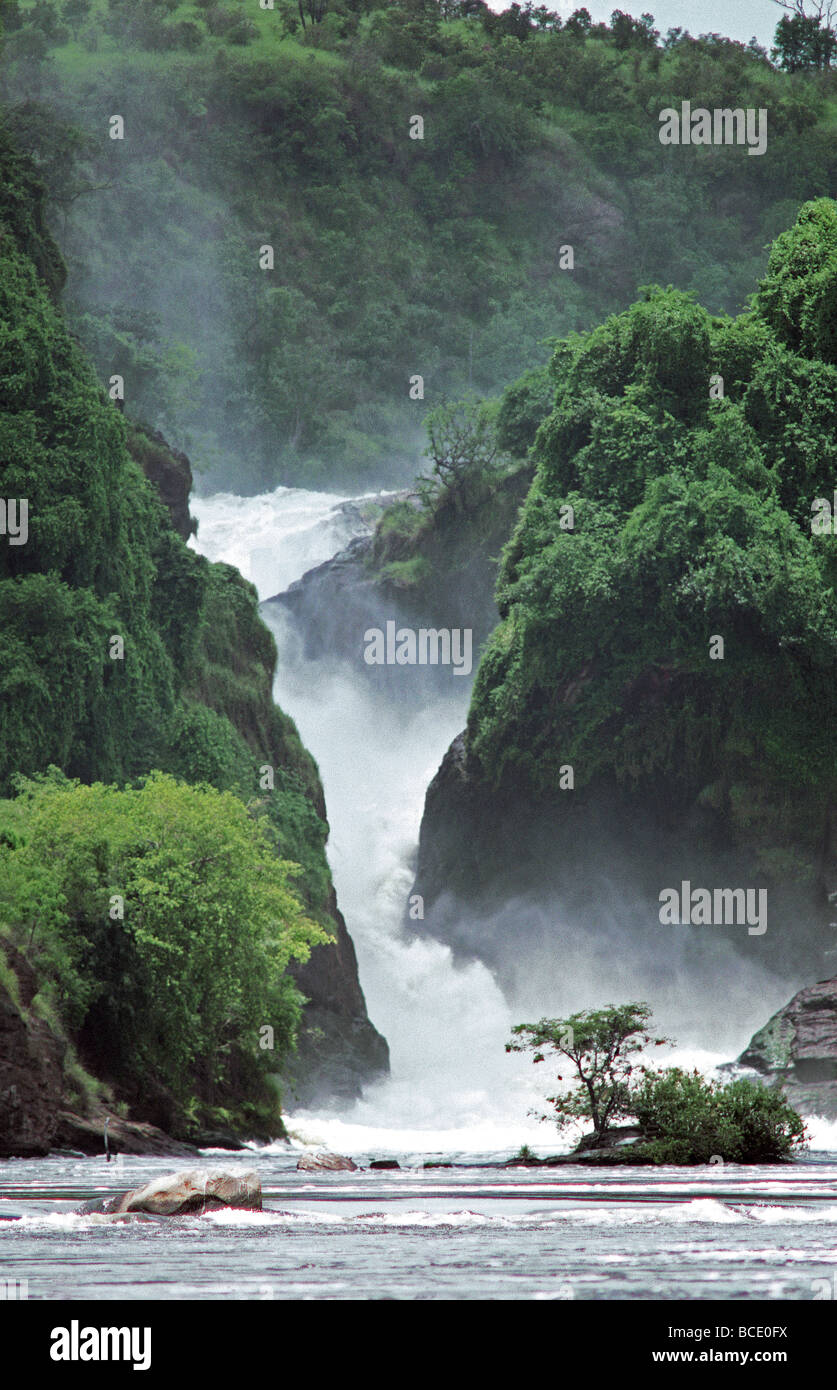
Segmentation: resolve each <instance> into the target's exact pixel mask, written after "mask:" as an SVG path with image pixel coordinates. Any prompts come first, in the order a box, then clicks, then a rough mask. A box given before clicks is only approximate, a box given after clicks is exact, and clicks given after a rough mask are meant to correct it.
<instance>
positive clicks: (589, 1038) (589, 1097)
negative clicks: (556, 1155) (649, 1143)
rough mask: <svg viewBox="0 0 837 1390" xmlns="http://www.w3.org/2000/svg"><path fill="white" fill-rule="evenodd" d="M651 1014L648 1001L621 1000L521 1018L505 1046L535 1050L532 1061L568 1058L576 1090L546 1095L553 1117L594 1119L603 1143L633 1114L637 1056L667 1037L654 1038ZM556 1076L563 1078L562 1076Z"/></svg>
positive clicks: (562, 1123)
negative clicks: (537, 1019) (598, 1006)
mask: <svg viewBox="0 0 837 1390" xmlns="http://www.w3.org/2000/svg"><path fill="white" fill-rule="evenodd" d="M650 1019H651V1009H650V1008H649V1007H648V1005H647V1004H622V1005H618V1006H616V1005H610V1006H609V1007H608V1008H605V1009H585V1010H583V1011H582V1012H580V1013H575V1014H570V1015H569V1017H568V1018H542V1019H541V1020H540V1022H539V1023H518V1024H517V1025H516V1026H515V1027H514V1028H513V1029H512V1041H511V1042H510V1043H507V1044H506V1051H507V1052H532V1053H534V1056H533V1058H532V1061H533V1062H543V1061H544V1060H545V1058H546V1056H547V1054H555V1055H557V1056H558V1057H563V1058H565V1059H566V1060H567V1061H568V1062H569V1063H570V1065H571V1067H572V1069H573V1071H574V1072H575V1076H576V1077H577V1078H578V1081H577V1083H576V1085H575V1087H574V1089H572V1090H567V1091H563V1092H560V1093H559V1094H558V1095H555V1096H548V1097H547V1099H548V1101H549V1104H550V1105H551V1106H553V1108H554V1111H555V1116H554V1118H555V1120H556V1122H557V1124H558V1125H559V1126H562V1127H563V1126H566V1125H570V1124H574V1123H576V1122H577V1121H578V1120H590V1121H591V1122H592V1125H593V1132H594V1134H595V1135H596V1138H597V1140H598V1141H599V1142H601V1141H603V1140H604V1139H605V1137H606V1136H607V1133H608V1130H610V1129H612V1128H613V1126H614V1124H615V1123H616V1121H617V1120H620V1119H624V1118H625V1117H626V1116H629V1115H631V1114H632V1113H633V1111H632V1099H631V1094H632V1082H633V1080H634V1072H635V1071H636V1069H637V1068H636V1059H637V1057H638V1055H639V1054H640V1053H641V1052H643V1051H645V1049H646V1048H647V1047H649V1046H652V1045H653V1046H654V1047H662V1046H664V1045H665V1044H666V1043H667V1042H668V1041H669V1039H667V1038H655V1037H653V1035H652V1033H651V1032H650V1031H649V1024H650ZM557 1080H558V1081H563V1080H564V1077H563V1075H562V1074H559V1075H558V1077H557ZM542 1118H543V1119H546V1118H548V1117H547V1116H542Z"/></svg>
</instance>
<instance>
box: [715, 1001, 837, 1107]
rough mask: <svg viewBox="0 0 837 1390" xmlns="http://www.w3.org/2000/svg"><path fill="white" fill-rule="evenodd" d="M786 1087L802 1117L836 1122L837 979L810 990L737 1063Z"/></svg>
mask: <svg viewBox="0 0 837 1390" xmlns="http://www.w3.org/2000/svg"><path fill="white" fill-rule="evenodd" d="M738 1065H739V1066H742V1067H752V1068H753V1069H754V1070H755V1071H757V1072H759V1073H761V1075H762V1076H763V1077H764V1078H765V1080H766V1081H768V1082H774V1083H775V1082H778V1083H781V1085H782V1086H783V1088H784V1091H785V1094H786V1095H787V1097H788V1100H789V1101H790V1103H791V1105H793V1107H794V1108H795V1109H796V1110H799V1111H800V1112H801V1113H802V1114H807V1115H824V1116H825V1117H826V1118H827V1119H830V1120H836V1119H837V977H835V978H834V979H830V980H819V981H818V982H817V984H815V985H808V986H807V987H806V988H805V989H801V990H800V991H799V993H798V994H795V995H794V997H793V998H792V999H791V1000H790V1002H789V1003H788V1004H786V1005H785V1007H784V1008H783V1009H780V1010H779V1012H778V1013H776V1014H774V1015H773V1017H772V1018H771V1019H769V1020H768V1022H767V1023H766V1024H765V1025H764V1027H763V1028H760V1029H759V1031H758V1032H757V1033H755V1034H754V1035H753V1037H752V1038H751V1039H750V1042H749V1043H748V1045H747V1047H746V1048H745V1049H744V1051H743V1052H742V1054H741V1056H740V1057H739V1058H738Z"/></svg>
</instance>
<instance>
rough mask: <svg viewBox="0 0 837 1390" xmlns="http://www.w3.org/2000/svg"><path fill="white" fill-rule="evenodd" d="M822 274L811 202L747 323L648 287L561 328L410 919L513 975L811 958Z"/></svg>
mask: <svg viewBox="0 0 837 1390" xmlns="http://www.w3.org/2000/svg"><path fill="white" fill-rule="evenodd" d="M835 284H837V208H835V205H834V204H833V203H832V202H830V201H828V200H821V201H820V202H816V203H812V204H808V205H806V206H805V207H804V208H803V209H802V210H801V212H800V216H799V220H798V222H797V224H796V225H795V226H794V227H792V228H791V229H790V230H789V231H788V232H787V233H785V234H784V235H783V236H782V237H780V238H779V240H778V241H777V243H776V245H775V247H774V249H773V252H772V254H771V259H770V265H769V268H768V273H767V275H766V277H765V279H764V281H763V282H762V284H761V286H760V287H759V291H758V293H757V294H756V295H755V297H754V301H753V308H752V311H751V312H750V313H749V314H747V315H743V316H742V317H741V318H740V319H736V320H727V319H714V318H712V317H711V316H709V315H707V314H705V313H704V312H703V310H701V309H700V308H699V307H698V306H697V305H696V304H694V302H692V301H691V300H690V299H689V298H688V297H686V296H682V295H679V294H678V293H676V292H674V291H666V292H663V291H661V290H656V289H649V290H648V291H646V292H645V293H644V296H643V298H641V299H640V301H639V302H638V303H637V304H635V305H634V306H633V307H632V308H631V309H630V310H628V311H627V312H625V313H623V314H620V315H618V316H615V317H613V318H612V319H609V320H608V321H607V322H606V323H604V324H602V325H601V326H600V327H599V328H597V329H596V330H595V331H594V332H592V333H590V334H588V335H584V336H583V337H580V338H570V339H568V340H566V341H563V342H560V343H558V344H557V346H556V350H555V354H554V358H553V362H552V378H553V384H554V408H553V409H552V411H551V413H550V414H548V416H547V418H546V419H545V420H544V421H543V423H542V425H541V427H540V430H539V432H538V435H537V439H536V443H535V447H534V458H535V461H536V472H535V478H534V481H533V483H532V487H531V489H530V491H529V494H528V497H527V499H526V502H525V504H524V506H523V509H522V512H521V518H520V521H519V522H518V524H517V526H516V527H515V529H514V531H513V534H512V537H511V539H510V541H509V543H508V544H507V546H506V547H505V550H504V553H503V559H502V564H501V567H500V574H499V581H498V585H497V604H498V610H499V613H500V622H499V623H498V625H497V627H496V628H495V630H494V632H493V634H492V636H491V638H490V640H489V642H488V644H487V646H486V649H485V650H484V652H483V655H482V660H481V662H480V667H479V671H478V673H477V678H476V682H475V687H474V694H473V698H472V703H471V709H470V712H469V716H468V723H467V728H466V730H465V731H464V733H463V735H462V736H461V737H460V738H459V739H457V740H456V742H455V743H454V744H453V746H452V747H451V748H450V750H449V752H448V754H447V756H446V757H445V759H444V762H443V764H442V766H441V768H440V770H439V772H438V774H437V776H436V778H435V779H434V781H433V783H432V785H431V786H430V788H429V790H428V794H427V801H426V807H425V815H424V820H423V824H422V829H421V843H420V851H419V859H418V867H417V874H416V880H415V884H414V886H413V888H412V890H411V891H412V893H413V894H418V895H421V896H422V897H423V899H424V903H425V915H424V920H423V921H422V923H421V925H420V927H419V926H417V925H416V924H415V923H413V924H412V929H413V930H421V932H422V933H426V932H428V931H429V932H431V933H432V934H435V935H437V936H438V937H439V938H440V939H442V940H444V941H447V942H450V944H451V945H452V946H453V947H454V949H456V950H458V951H459V952H460V953H462V954H464V955H471V956H478V957H479V958H480V959H482V960H484V961H486V962H487V963H489V964H490V965H491V966H492V967H493V968H495V969H496V970H498V971H499V972H500V973H501V975H502V976H503V978H504V980H505V981H507V982H510V983H511V982H513V981H514V980H515V978H516V977H517V976H519V975H520V974H521V973H523V974H525V975H527V976H528V978H529V979H533V978H535V975H536V972H537V970H538V969H539V968H540V967H541V966H542V967H543V968H544V969H549V970H550V971H551V975H552V978H553V979H554V980H558V981H559V983H560V980H561V978H566V972H567V970H568V968H569V962H570V961H573V962H574V963H575V964H576V965H577V966H578V969H579V971H585V970H589V969H590V968H591V966H592V963H593V962H596V963H598V962H601V968H602V970H604V971H610V972H611V975H612V977H613V979H614V980H616V982H617V985H618V971H616V970H615V967H613V963H614V961H616V960H621V961H623V962H624V975H625V979H624V982H623V986H622V987H623V988H634V987H638V986H637V985H636V983H635V982H636V981H637V980H638V981H639V985H641V986H642V987H643V988H644V987H645V985H646V983H647V984H649V985H650V984H654V985H656V986H658V987H661V986H663V985H665V984H668V985H669V986H670V987H671V988H672V989H676V988H680V989H681V990H682V989H683V988H684V987H685V986H684V981H689V985H690V987H692V991H691V992H692V993H694V988H693V987H694V986H695V984H696V982H697V981H698V979H700V980H701V981H702V983H703V984H704V985H705V987H706V989H707V990H711V988H712V985H711V982H712V978H713V972H714V974H715V976H717V973H718V971H719V970H726V969H729V970H730V971H732V972H733V975H734V977H735V978H737V979H740V978H741V975H740V971H739V970H738V967H737V965H736V961H737V960H740V959H741V958H743V957H746V958H748V959H749V961H750V962H751V965H752V967H753V969H754V970H756V971H763V972H764V978H765V979H766V980H769V981H770V982H771V985H770V987H771V989H773V990H774V991H775V988H776V987H777V984H778V982H779V981H781V980H785V981H787V980H793V979H798V978H799V976H800V974H804V973H808V974H813V973H815V972H817V971H821V970H822V967H823V949H824V946H825V943H826V942H827V941H828V940H829V935H828V922H829V917H830V915H831V914H830V909H829V894H830V893H831V892H833V891H834V889H835V888H837V834H835V826H837V821H835V815H834V805H835V792H837V771H835V759H834V754H833V750H832V749H831V748H830V746H829V745H828V741H827V740H824V738H823V731H824V729H825V728H826V727H828V724H829V722H830V719H831V717H832V716H831V714H830V713H827V711H832V710H833V711H834V713H837V709H835V695H834V692H835V688H837V686H835V670H836V669H837V601H836V600H835V575H836V574H837V569H836V568H835V556H834V540H833V535H832V530H831V527H830V526H829V527H825V526H819V527H815V526H814V525H813V524H812V522H811V513H812V509H813V507H814V499H816V498H825V497H830V495H831V491H833V483H832V474H833V468H832V455H833V446H832V443H831V441H832V439H833V421H834V418H835V412H837V359H835V355H834V342H835V337H834V307H833V306H834V303H835V299H834V286H835ZM780 362H781V366H780ZM791 380H793V381H794V382H795V383H796V386H795V387H794V389H793V390H792V391H789V390H786V389H785V387H786V385H787V382H788V381H791ZM815 382H816V383H817V385H816V387H815V386H814V383H815ZM713 383H714V386H713ZM782 383H785V385H782ZM819 505H820V506H821V507H822V506H825V503H821V504H819ZM684 883H685V884H687V885H688V886H689V887H688V888H687V890H686V891H687V892H689V891H690V889H691V888H694V889H695V890H697V889H699V888H700V889H704V890H710V891H711V892H712V893H713V894H714V892H715V891H720V890H733V889H745V888H748V889H750V890H751V891H752V892H753V894H759V893H765V894H766V895H767V897H766V902H767V909H766V912H767V919H766V925H765V928H764V930H762V929H761V928H760V927H759V925H758V924H756V923H755V922H754V923H752V924H747V923H745V922H744V921H743V920H740V919H739V916H738V913H737V910H736V913H735V914H730V920H726V919H724V920H718V921H716V920H715V917H714V912H711V913H710V916H709V917H708V918H706V917H703V918H702V919H701V915H697V916H692V915H691V909H688V916H687V917H686V919H685V920H682V921H680V920H678V921H677V922H676V923H674V922H671V923H668V924H664V923H663V921H662V919H661V917H660V916H659V912H660V895H661V893H663V892H664V891H666V892H668V891H669V890H675V889H676V890H677V892H678V894H679V893H680V891H681V886H682V885H683V884H684ZM713 901H714V899H713ZM406 925H407V926H408V927H411V923H410V922H409V921H407V922H406ZM750 925H752V928H753V929H752V930H751V929H750ZM582 941H583V943H584V950H582V949H580V946H579V943H580V942H582ZM612 967H613V968H612ZM632 972H634V973H632ZM594 974H595V971H594ZM629 981H631V983H630V984H629V983H628V982H629ZM614 987H616V986H614Z"/></svg>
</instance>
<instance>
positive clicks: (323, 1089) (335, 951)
mask: <svg viewBox="0 0 837 1390" xmlns="http://www.w3.org/2000/svg"><path fill="white" fill-rule="evenodd" d="M332 916H333V919H334V923H335V941H334V942H333V944H331V945H328V946H316V947H315V948H314V950H313V951H312V952H311V955H310V957H309V959H308V960H307V961H306V962H305V964H304V965H298V966H294V967H293V968H292V972H291V973H292V974H293V976H294V979H295V980H296V982H297V984H298V985H299V988H300V989H301V990H302V993H303V994H304V995H305V996H306V998H307V999H308V1001H309V1002H308V1004H307V1005H306V1007H305V1011H304V1014H303V1020H302V1028H301V1030H300V1037H299V1050H298V1053H297V1055H296V1057H295V1058H294V1060H293V1072H294V1085H293V1097H294V1100H295V1101H296V1102H298V1103H299V1104H301V1105H307V1104H313V1103H314V1102H315V1101H316V1102H318V1103H323V1102H325V1103H327V1104H328V1103H330V1104H336V1103H339V1102H341V1101H345V1100H354V1099H356V1098H357V1097H358V1096H359V1095H360V1094H361V1087H362V1085H363V1083H364V1082H368V1081H374V1080H376V1079H379V1078H382V1077H384V1076H386V1075H388V1073H389V1048H388V1047H387V1043H386V1040H385V1039H384V1038H382V1037H381V1034H380V1033H379V1032H378V1030H377V1029H376V1028H375V1027H374V1025H373V1024H372V1023H371V1022H370V1019H369V1015H368V1014H367V1012H366V1000H365V999H364V997H363V990H362V989H361V987H360V980H359V978H358V970H357V956H356V954H355V948H354V943H353V941H352V938H351V937H350V935H349V933H348V931H347V930H346V923H345V922H344V920H343V914H342V913H341V912H340V910H339V908H338V907H337V899H336V896H334V895H333V902H332Z"/></svg>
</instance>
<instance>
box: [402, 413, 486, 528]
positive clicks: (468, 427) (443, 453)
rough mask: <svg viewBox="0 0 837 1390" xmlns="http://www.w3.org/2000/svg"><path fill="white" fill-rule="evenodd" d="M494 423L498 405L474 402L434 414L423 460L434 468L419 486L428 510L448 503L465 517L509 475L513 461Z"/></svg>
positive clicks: (428, 426) (428, 422) (427, 423)
mask: <svg viewBox="0 0 837 1390" xmlns="http://www.w3.org/2000/svg"><path fill="white" fill-rule="evenodd" d="M496 417H497V408H496V405H495V404H493V403H489V402H486V401H478V400H474V399H468V400H464V401H456V402H454V403H446V404H444V405H439V406H436V408H435V409H434V410H431V412H430V414H429V415H428V416H427V418H426V420H425V428H426V429H427V435H428V444H427V448H426V449H425V455H426V457H427V458H429V459H431V460H432V463H433V467H432V469H431V472H430V474H429V475H421V476H420V477H419V478H418V479H417V482H416V490H417V492H418V494H419V496H420V497H421V498H422V501H423V502H424V504H425V506H434V505H436V504H437V503H438V502H439V500H440V499H441V498H442V497H445V498H447V499H449V500H450V501H452V502H453V503H454V505H455V506H456V507H457V508H459V509H460V510H462V511H465V510H467V509H468V508H469V507H471V506H473V505H474V503H475V502H476V501H477V499H478V498H479V497H481V496H482V495H484V493H485V491H486V489H487V488H490V486H491V483H492V481H493V480H494V479H496V478H497V477H499V476H500V475H501V474H502V473H503V472H505V471H506V469H507V468H508V464H509V460H508V457H507V455H505V454H504V453H503V452H502V450H501V448H500V445H499V441H498V439H497V427H496Z"/></svg>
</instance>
